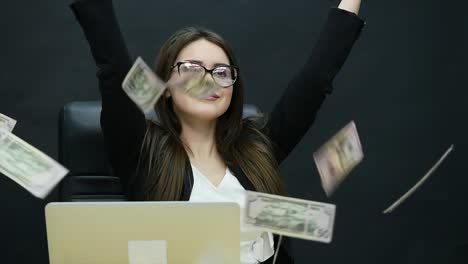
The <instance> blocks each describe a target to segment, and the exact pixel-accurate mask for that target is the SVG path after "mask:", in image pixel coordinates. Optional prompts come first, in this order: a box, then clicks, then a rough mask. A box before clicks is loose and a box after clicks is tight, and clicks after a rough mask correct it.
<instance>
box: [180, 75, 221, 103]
mask: <svg viewBox="0 0 468 264" xmlns="http://www.w3.org/2000/svg"><path fill="white" fill-rule="evenodd" d="M176 86H178V87H179V88H182V90H183V91H184V92H185V93H186V94H188V95H190V96H192V97H195V98H199V99H202V98H206V97H207V96H210V95H211V94H213V93H215V91H216V90H217V89H219V88H220V87H219V86H218V85H217V84H216V83H215V82H214V81H212V80H209V79H206V78H198V77H194V78H187V77H185V78H183V79H182V80H181V81H179V82H177V83H176Z"/></svg>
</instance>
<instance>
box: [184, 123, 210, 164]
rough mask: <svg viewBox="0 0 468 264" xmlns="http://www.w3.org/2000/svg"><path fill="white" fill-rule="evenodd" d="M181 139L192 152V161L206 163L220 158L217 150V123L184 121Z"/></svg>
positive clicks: (189, 153)
mask: <svg viewBox="0 0 468 264" xmlns="http://www.w3.org/2000/svg"><path fill="white" fill-rule="evenodd" d="M181 124H182V133H181V138H182V140H183V141H184V143H185V144H187V146H188V148H189V150H190V151H188V155H189V157H190V160H198V161H204V160H209V159H212V158H213V157H217V156H218V152H217V148H216V140H215V133H216V121H211V122H201V121H199V120H197V121H193V122H190V121H187V120H185V121H182V122H181Z"/></svg>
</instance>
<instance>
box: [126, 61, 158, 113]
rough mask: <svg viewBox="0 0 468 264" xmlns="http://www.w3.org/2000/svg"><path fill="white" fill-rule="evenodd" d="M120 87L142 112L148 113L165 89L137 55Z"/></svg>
mask: <svg viewBox="0 0 468 264" xmlns="http://www.w3.org/2000/svg"><path fill="white" fill-rule="evenodd" d="M122 88H123V89H124V91H125V92H126V93H127V95H128V97H130V99H132V100H133V102H135V104H136V105H138V106H139V107H140V109H141V110H142V111H143V112H144V113H149V112H151V111H152V110H153V109H154V105H155V104H156V102H157V101H158V99H159V98H160V97H161V95H162V94H163V92H164V90H165V89H166V84H165V83H164V82H163V81H162V80H161V79H160V78H159V77H158V76H157V75H156V74H155V73H154V72H153V70H152V69H151V68H150V67H149V66H148V65H147V64H146V63H145V62H144V61H143V59H142V58H141V57H138V58H137V60H136V61H135V63H134V64H133V66H132V68H131V69H130V71H129V72H128V73H127V76H126V77H125V79H124V81H123V83H122Z"/></svg>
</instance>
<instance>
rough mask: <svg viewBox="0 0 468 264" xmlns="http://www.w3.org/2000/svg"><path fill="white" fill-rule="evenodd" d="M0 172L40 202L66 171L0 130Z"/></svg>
mask: <svg viewBox="0 0 468 264" xmlns="http://www.w3.org/2000/svg"><path fill="white" fill-rule="evenodd" d="M0 173H1V174H4V175H5V176H7V177H8V178H10V179H12V180H13V181H15V182H16V183H18V184H19V185H20V186H22V187H23V188H25V189H26V190H28V191H29V192H30V193H32V194H33V195H34V196H36V197H38V198H42V199H44V198H45V197H46V196H47V195H48V194H49V192H50V191H51V190H52V189H53V188H54V187H55V186H56V185H57V184H58V183H59V182H60V180H62V178H63V177H64V176H65V175H66V174H67V173H68V170H67V169H66V168H64V167H63V166H62V165H60V164H59V163H58V162H56V161H55V160H53V159H52V158H50V157H48V156H47V155H45V154H44V153H42V152H41V151H39V150H37V149H36V148H34V147H33V146H31V145H29V144H28V143H26V142H25V141H23V140H22V139H20V138H18V137H17V136H15V135H13V134H12V133H10V132H8V131H7V130H5V129H0Z"/></svg>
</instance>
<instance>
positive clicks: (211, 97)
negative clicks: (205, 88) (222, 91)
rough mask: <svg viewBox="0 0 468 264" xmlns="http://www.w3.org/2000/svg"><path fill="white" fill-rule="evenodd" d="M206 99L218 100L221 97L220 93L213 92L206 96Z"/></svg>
mask: <svg viewBox="0 0 468 264" xmlns="http://www.w3.org/2000/svg"><path fill="white" fill-rule="evenodd" d="M205 99H206V100H209V101H216V100H218V99H219V95H217V94H213V95H210V96H208V97H206V98H205Z"/></svg>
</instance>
